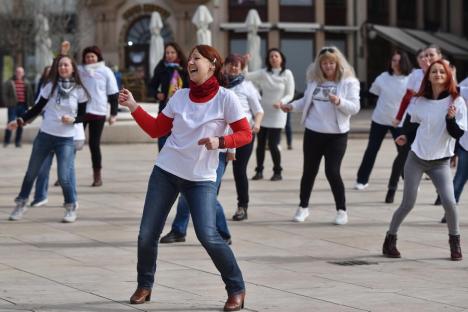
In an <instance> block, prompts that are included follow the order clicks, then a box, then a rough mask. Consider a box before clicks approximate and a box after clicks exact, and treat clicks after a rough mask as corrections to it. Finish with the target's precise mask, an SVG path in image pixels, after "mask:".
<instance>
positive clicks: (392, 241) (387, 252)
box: [382, 233, 401, 258]
mask: <svg viewBox="0 0 468 312" xmlns="http://www.w3.org/2000/svg"><path fill="white" fill-rule="evenodd" d="M396 242H397V236H396V235H393V234H390V233H387V235H386V236H385V241H384V243H383V246H382V254H383V255H384V256H385V257H387V258H401V254H400V252H399V251H398V249H397V247H396Z"/></svg>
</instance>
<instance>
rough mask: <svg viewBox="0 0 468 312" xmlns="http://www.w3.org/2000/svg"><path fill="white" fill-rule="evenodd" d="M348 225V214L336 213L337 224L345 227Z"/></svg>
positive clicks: (342, 211)
mask: <svg viewBox="0 0 468 312" xmlns="http://www.w3.org/2000/svg"><path fill="white" fill-rule="evenodd" d="M346 223H348V213H347V212H346V211H345V210H341V209H340V210H338V211H337V212H336V218H335V224H336V225H345V224H346Z"/></svg>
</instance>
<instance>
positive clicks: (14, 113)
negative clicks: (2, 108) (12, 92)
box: [3, 104, 28, 145]
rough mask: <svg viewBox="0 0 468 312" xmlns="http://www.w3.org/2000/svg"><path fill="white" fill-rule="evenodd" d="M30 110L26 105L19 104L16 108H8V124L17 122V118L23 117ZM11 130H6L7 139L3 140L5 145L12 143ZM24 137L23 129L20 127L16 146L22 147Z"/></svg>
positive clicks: (17, 130)
mask: <svg viewBox="0 0 468 312" xmlns="http://www.w3.org/2000/svg"><path fill="white" fill-rule="evenodd" d="M27 109H28V107H27V106H26V104H17V105H16V106H12V107H8V109H7V112H8V122H10V121H13V120H15V119H16V118H18V117H20V116H21V115H23V113H24V112H25V111H26V110H27ZM11 133H12V132H11V130H8V129H5V137H4V139H3V143H4V144H5V145H6V144H10V141H11ZM22 135H23V128H22V127H18V128H17V129H16V137H15V144H16V145H20V144H21V137H22Z"/></svg>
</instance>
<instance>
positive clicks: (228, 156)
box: [226, 152, 236, 161]
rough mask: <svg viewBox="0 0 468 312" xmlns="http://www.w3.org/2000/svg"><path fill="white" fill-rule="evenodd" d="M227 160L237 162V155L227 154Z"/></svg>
mask: <svg viewBox="0 0 468 312" xmlns="http://www.w3.org/2000/svg"><path fill="white" fill-rule="evenodd" d="M226 159H227V161H231V160H236V153H229V152H227V154H226Z"/></svg>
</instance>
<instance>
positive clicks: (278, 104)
mask: <svg viewBox="0 0 468 312" xmlns="http://www.w3.org/2000/svg"><path fill="white" fill-rule="evenodd" d="M281 105H283V103H281V102H278V103H275V104H273V107H274V108H276V109H280V108H281Z"/></svg>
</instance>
